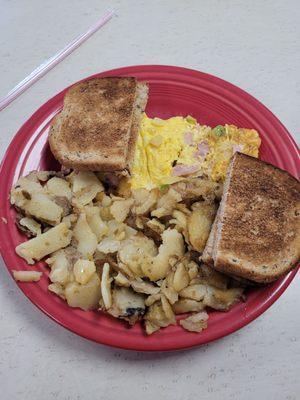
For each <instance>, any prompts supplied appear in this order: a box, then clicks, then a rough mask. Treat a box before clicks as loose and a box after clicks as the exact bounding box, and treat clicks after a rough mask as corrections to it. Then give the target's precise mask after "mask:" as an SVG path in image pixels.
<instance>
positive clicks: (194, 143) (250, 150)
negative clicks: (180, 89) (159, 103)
mask: <svg viewBox="0 0 300 400" xmlns="http://www.w3.org/2000/svg"><path fill="white" fill-rule="evenodd" d="M260 144H261V140H260V137H259V135H258V133H257V131H255V130H254V129H243V128H237V127H236V126H234V125H225V126H221V125H218V126H217V127H215V128H213V129H212V128H210V127H208V126H201V125H199V124H198V123H197V121H196V120H195V119H194V118H192V117H190V116H187V117H186V118H184V117H172V118H169V119H167V120H162V119H159V118H153V119H151V118H148V117H147V116H146V114H144V116H143V119H142V123H141V128H140V132H139V136H138V140H137V146H136V153H135V158H134V163H133V168H132V178H131V186H132V188H133V189H137V188H146V189H152V188H155V187H161V186H164V185H169V184H171V183H174V182H178V181H180V180H183V179H185V178H186V177H191V176H200V175H203V174H205V175H207V176H209V177H210V178H211V179H213V180H214V181H223V180H224V179H225V176H226V171H227V168H228V165H229V162H230V159H231V157H232V155H233V154H234V152H236V151H239V152H241V153H244V154H248V155H251V156H253V157H258V150H259V147H260Z"/></svg>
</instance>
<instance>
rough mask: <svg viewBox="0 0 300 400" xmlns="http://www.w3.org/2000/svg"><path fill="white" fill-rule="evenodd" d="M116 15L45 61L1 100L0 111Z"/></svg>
mask: <svg viewBox="0 0 300 400" xmlns="http://www.w3.org/2000/svg"><path fill="white" fill-rule="evenodd" d="M114 14H115V11H114V10H108V11H107V12H106V13H105V14H104V15H103V16H102V17H101V18H100V19H99V20H98V21H97V22H96V23H95V24H94V25H92V26H91V27H90V28H89V29H88V30H87V31H86V32H85V33H83V34H81V35H80V36H78V37H77V38H76V39H74V40H73V41H72V42H70V43H69V44H67V45H66V46H65V47H64V48H63V49H62V50H60V51H59V52H58V53H57V54H55V56H53V57H51V58H49V59H48V60H46V61H44V62H43V63H42V64H41V65H39V66H38V67H37V68H36V69H35V70H34V71H32V72H31V74H29V75H28V76H26V78H25V79H23V80H22V81H21V82H20V83H18V84H17V86H15V87H14V88H13V89H12V90H11V91H10V92H9V93H8V94H7V95H6V96H5V97H3V98H2V99H1V100H0V111H2V110H3V109H4V108H5V107H7V106H8V105H9V104H10V103H11V102H12V101H14V100H15V99H16V98H17V97H18V96H20V95H21V94H22V93H23V92H25V90H26V89H28V88H29V87H30V86H32V85H33V84H34V83H35V82H37V81H38V80H39V79H41V78H42V77H43V76H44V75H45V74H46V73H47V72H48V71H50V70H51V69H52V68H54V67H55V66H56V65H57V64H59V63H60V62H61V61H63V60H64V59H65V58H66V57H67V56H68V55H69V54H71V53H72V52H73V51H74V50H75V49H77V47H79V46H80V45H81V44H82V43H84V42H85V41H86V40H87V39H88V38H89V37H91V36H92V35H93V34H94V33H95V32H97V30H98V29H100V28H102V26H103V25H105V24H106V23H107V22H108V21H109V20H110V19H111V18H112V17H113V16H114Z"/></svg>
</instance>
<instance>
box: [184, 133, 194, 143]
mask: <svg viewBox="0 0 300 400" xmlns="http://www.w3.org/2000/svg"><path fill="white" fill-rule="evenodd" d="M183 141H184V144H187V145H188V146H192V145H193V144H194V140H193V134H192V132H186V133H185V134H184V136H183Z"/></svg>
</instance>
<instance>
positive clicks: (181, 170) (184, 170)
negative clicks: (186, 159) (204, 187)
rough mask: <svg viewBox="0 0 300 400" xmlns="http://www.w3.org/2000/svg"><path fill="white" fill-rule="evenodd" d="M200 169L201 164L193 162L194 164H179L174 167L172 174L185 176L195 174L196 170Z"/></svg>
mask: <svg viewBox="0 0 300 400" xmlns="http://www.w3.org/2000/svg"><path fill="white" fill-rule="evenodd" d="M198 170H199V165H196V164H193V165H183V164H177V165H175V167H173V169H172V175H173V176H184V175H189V174H193V173H194V172H197V171H198Z"/></svg>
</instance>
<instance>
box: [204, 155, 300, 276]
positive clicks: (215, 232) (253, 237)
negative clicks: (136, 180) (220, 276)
mask: <svg viewBox="0 0 300 400" xmlns="http://www.w3.org/2000/svg"><path fill="white" fill-rule="evenodd" d="M299 218H300V183H299V181H297V179H295V178H294V177H292V176H291V175H290V174H288V173H287V172H285V171H282V170H280V169H279V168H276V167H274V166H273V165H270V164H267V163H265V162H263V161H260V160H257V159H255V158H253V157H249V156H246V155H243V154H240V153H237V154H235V156H234V157H233V159H232V161H231V165H230V167H229V170H228V175H227V179H226V181H225V184H224V193H223V198H222V201H221V204H220V208H219V213H218V216H217V218H216V222H215V223H214V227H213V229H212V230H211V233H210V238H209V240H208V242H207V245H206V246H207V248H206V250H205V252H204V253H205V254H204V257H203V261H205V262H206V263H210V264H212V265H213V267H214V268H215V269H216V270H218V271H220V272H224V273H226V274H231V275H233V276H238V277H241V278H246V279H249V280H251V281H255V282H258V283H267V282H272V281H274V280H276V279H278V278H279V277H280V276H282V275H283V274H286V273H287V272H289V271H290V270H291V269H292V268H294V267H295V266H296V265H297V263H298V262H299V258H300V222H299Z"/></svg>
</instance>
